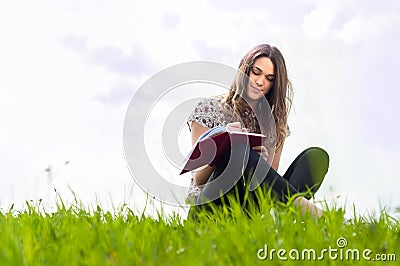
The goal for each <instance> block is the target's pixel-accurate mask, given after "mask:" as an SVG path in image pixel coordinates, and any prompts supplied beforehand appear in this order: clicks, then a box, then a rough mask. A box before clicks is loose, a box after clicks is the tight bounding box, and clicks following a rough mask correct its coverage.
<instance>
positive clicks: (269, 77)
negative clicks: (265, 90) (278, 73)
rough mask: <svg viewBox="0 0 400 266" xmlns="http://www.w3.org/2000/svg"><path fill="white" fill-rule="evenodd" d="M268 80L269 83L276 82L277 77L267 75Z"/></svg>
mask: <svg viewBox="0 0 400 266" xmlns="http://www.w3.org/2000/svg"><path fill="white" fill-rule="evenodd" d="M267 79H268V80H269V81H274V80H275V75H267Z"/></svg>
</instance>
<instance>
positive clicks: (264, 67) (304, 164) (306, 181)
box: [188, 44, 329, 217]
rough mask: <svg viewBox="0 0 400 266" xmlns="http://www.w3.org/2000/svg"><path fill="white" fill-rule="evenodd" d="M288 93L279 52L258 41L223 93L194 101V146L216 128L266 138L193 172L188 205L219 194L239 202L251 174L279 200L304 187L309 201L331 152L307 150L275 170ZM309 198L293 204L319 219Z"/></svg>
mask: <svg viewBox="0 0 400 266" xmlns="http://www.w3.org/2000/svg"><path fill="white" fill-rule="evenodd" d="M292 94H293V91H292V87H291V84H290V81H289V79H288V75H287V70H286V65H285V60H284V58H283V56H282V54H281V52H280V51H279V50H278V49H277V48H275V47H273V46H270V45H268V44H261V45H258V46H256V47H255V48H253V49H252V50H251V51H249V52H248V53H247V54H246V55H245V56H244V57H243V59H242V60H241V62H240V64H239V69H238V74H237V75H236V77H235V79H234V81H233V83H232V85H231V87H230V90H229V92H228V93H227V94H226V95H224V96H217V97H212V98H207V99H204V100H202V101H201V102H199V103H198V105H197V106H196V108H195V109H194V110H193V112H192V113H191V115H190V116H189V119H188V125H189V128H190V130H191V137H192V144H193V145H194V144H195V143H196V141H197V140H198V138H199V137H200V136H201V135H202V134H203V133H205V132H206V131H207V130H209V129H210V128H213V127H216V126H225V127H226V129H227V130H229V131H247V132H253V133H262V134H264V135H266V136H268V137H267V140H266V141H265V142H264V144H263V146H257V147H253V148H250V147H248V146H246V145H233V146H232V149H231V151H230V152H229V153H228V154H227V155H226V156H225V157H224V158H225V159H223V160H220V161H219V162H217V164H216V165H215V166H206V167H203V168H202V169H200V170H197V171H193V179H192V183H191V186H190V188H189V193H188V200H189V201H190V202H192V203H193V206H192V207H191V208H199V207H201V205H203V204H207V203H208V202H210V201H212V202H213V203H214V204H221V198H220V197H219V196H218V195H221V192H222V194H225V195H226V194H229V193H232V192H234V193H236V195H237V194H239V197H240V200H243V199H244V198H245V195H249V194H252V193H254V192H252V191H249V189H248V188H249V186H248V184H249V183H250V182H252V181H251V180H252V179H253V178H255V179H256V180H259V184H257V185H259V186H261V187H266V188H268V189H271V190H272V192H274V194H275V195H276V196H277V197H278V199H279V200H281V201H283V202H285V201H287V199H288V197H289V196H291V195H296V194H297V193H299V192H307V191H308V192H309V194H308V195H309V196H307V198H308V199H309V198H310V197H311V195H312V193H315V192H316V190H317V189H318V188H319V186H320V185H321V182H322V181H323V179H324V176H325V174H326V172H327V171H328V165H329V156H328V154H327V153H326V152H325V151H324V150H323V149H321V148H317V147H312V148H308V149H306V150H305V151H303V152H302V153H301V154H299V155H298V157H297V158H296V159H295V160H294V161H293V163H292V164H291V165H290V167H289V168H288V170H287V171H286V173H285V174H284V175H283V176H281V175H279V174H278V173H277V170H278V166H279V161H280V158H281V153H282V148H283V144H284V141H285V138H286V137H287V136H289V134H290V131H289V127H288V125H287V118H288V113H289V110H290V108H291V104H292V98H293V97H292ZM271 136H272V138H271ZM218 193H219V194H218ZM216 195H217V196H216ZM253 198H255V199H256V197H253ZM307 198H306V197H303V196H297V197H296V198H295V200H294V204H295V205H298V206H300V207H301V209H302V211H303V212H310V213H311V214H312V215H314V216H318V217H320V216H321V215H322V211H321V210H320V209H319V208H317V207H316V206H314V205H313V204H312V203H311V202H309V201H308V199H307Z"/></svg>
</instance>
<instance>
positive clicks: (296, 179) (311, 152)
mask: <svg viewBox="0 0 400 266" xmlns="http://www.w3.org/2000/svg"><path fill="white" fill-rule="evenodd" d="M328 167H329V155H328V153H327V152H326V151H325V150H323V149H321V148H318V147H311V148H308V149H306V150H304V151H303V152H302V153H300V154H299V155H298V156H297V158H296V159H295V160H294V161H293V163H292V164H291V165H290V166H289V168H288V169H287V171H286V173H285V174H284V175H283V178H285V179H286V180H287V181H288V182H289V183H290V184H291V185H292V186H293V187H294V188H296V189H297V190H298V191H299V192H311V194H309V195H306V198H308V199H309V198H311V196H312V194H314V193H315V192H316V191H317V190H318V188H319V187H320V186H321V183H322V181H323V180H324V177H325V175H326V173H327V172H328Z"/></svg>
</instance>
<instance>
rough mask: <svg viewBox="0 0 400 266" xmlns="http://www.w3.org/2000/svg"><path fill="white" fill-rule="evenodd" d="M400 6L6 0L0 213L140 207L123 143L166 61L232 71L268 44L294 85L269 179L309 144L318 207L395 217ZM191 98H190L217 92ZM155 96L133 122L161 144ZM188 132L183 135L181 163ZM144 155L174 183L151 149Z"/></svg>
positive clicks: (1, 18) (326, 1)
mask: <svg viewBox="0 0 400 266" xmlns="http://www.w3.org/2000/svg"><path fill="white" fill-rule="evenodd" d="M398 10H400V3H399V2H398V1H394V0H388V1H382V0H381V1H372V0H367V1H361V0H360V1H356V0H353V1H331V0H322V1H316V0H298V1H288V0H285V1H261V0H256V1H252V2H251V3H249V2H246V3H245V2H244V1H226V0H224V1H211V0H210V1H205V0H203V1H109V0H102V1H92V0H88V1H50V0H48V1H45V0H42V1H35V2H32V1H12V2H4V1H3V2H1V3H0V34H1V42H0V73H1V74H0V123H1V127H2V130H1V131H0V159H1V163H0V166H1V168H0V169H1V174H0V180H1V183H2V185H1V186H0V207H1V208H2V209H7V208H9V207H10V206H11V204H16V205H17V206H23V204H24V203H25V201H29V200H32V201H33V202H36V201H37V199H42V201H43V203H42V204H48V205H49V206H50V205H51V204H52V203H54V201H55V198H56V196H57V195H60V197H61V198H63V199H64V200H65V201H71V202H73V199H74V195H75V196H76V197H77V198H78V199H79V200H81V201H82V202H83V203H84V204H85V205H87V206H89V207H90V206H95V205H97V204H100V205H102V206H104V207H105V208H114V207H115V206H120V205H121V204H123V203H125V204H127V205H128V206H130V207H131V208H132V209H135V210H138V211H139V212H140V211H143V208H144V206H145V204H146V203H145V202H146V196H145V193H144V192H143V191H142V190H141V189H140V187H139V186H138V185H136V184H135V183H134V179H133V178H132V176H131V174H130V171H129V169H128V167H127V164H126V162H125V155H124V147H123V128H124V121H125V116H126V112H127V110H128V108H129V104H130V102H131V99H132V98H133V97H134V95H135V92H136V91H137V90H138V89H139V88H140V87H141V86H142V85H143V84H144V83H145V82H146V81H147V80H149V79H150V78H151V77H153V76H154V75H156V74H157V73H159V72H160V71H162V70H164V69H166V68H169V67H171V66H174V65H177V64H181V63H185V62H191V61H199V60H201V61H212V62H219V63H223V64H225V65H228V66H231V67H234V68H235V67H237V66H238V64H239V61H240V60H241V58H242V57H243V55H244V54H245V53H246V52H247V51H248V50H250V49H251V48H252V47H254V46H255V45H257V44H260V43H269V44H271V45H274V46H276V47H278V48H279V49H280V51H281V52H282V54H283V55H284V57H285V60H286V63H287V68H288V72H289V78H290V80H291V82H292V84H293V88H294V107H293V109H292V112H291V114H290V117H289V126H290V129H291V133H292V134H291V136H290V137H288V138H287V140H286V143H285V147H284V150H283V155H282V159H281V164H280V169H279V171H278V172H280V173H282V174H283V173H284V171H285V169H286V168H287V167H288V166H289V165H290V163H291V161H292V160H294V158H295V157H296V155H297V154H299V153H300V152H301V151H302V150H304V149H305V148H307V147H310V146H320V147H322V148H324V149H325V150H327V151H328V153H329V155H330V160H331V161H330V169H329V171H328V174H327V176H326V178H325V181H324V184H323V185H322V187H321V188H320V191H319V192H318V193H317V195H316V198H317V199H318V200H326V201H327V202H329V204H338V205H339V206H345V207H346V208H348V209H351V208H352V204H355V206H356V209H357V210H358V211H359V212H360V213H365V212H366V213H370V212H374V211H376V210H378V209H379V208H382V207H386V208H390V209H396V208H397V207H399V206H400V199H399V197H398V194H399V193H400V188H399V187H400V181H399V180H398V178H399V177H400V175H399V173H398V172H397V169H396V165H397V163H398V162H399V161H400V141H399V139H398V138H397V136H399V135H400V134H399V133H400V125H399V123H398V118H397V114H399V113H400V112H399V111H400V110H399V105H398V103H397V99H398V98H399V96H400V92H399V90H398V85H397V84H398V81H397V74H398V73H397V72H398V70H399V69H400V53H398V47H400V39H399V37H398V36H399V33H400V13H399V12H398ZM181 89H182V90H186V91H188V89H187V88H184V87H183V88H181ZM192 90H196V91H197V94H195V95H194V94H193V97H200V96H210V95H212V94H213V92H214V91H213V90H212V89H210V90H209V89H197V87H196V88H192ZM190 95H191V94H189V96H188V97H192V96H190ZM165 97H166V98H165V99H160V101H159V105H158V107H157V106H156V107H155V109H154V110H159V111H157V112H156V113H155V114H143V115H146V116H149V117H150V118H152V119H153V120H152V121H153V123H152V125H153V127H154V129H152V128H150V132H153V133H154V134H153V135H150V136H149V138H154V139H157V138H159V135H157V134H156V133H157V132H159V130H160V129H161V125H162V122H163V118H162V116H160V114H161V113H164V114H168V112H169V111H171V110H173V107H171V106H175V105H176V104H177V98H176V97H175V98H174V97H173V96H171V95H170V96H169V97H168V96H165ZM143 101H144V102H145V101H146V97H144V98H143ZM161 107H163V108H164V109H163V108H161ZM157 108H159V109H157ZM160 108H161V109H160ZM160 110H164V112H163V111H160ZM157 114H158V116H157ZM157 119H160V122H159V123H157ZM164 119H165V118H164ZM154 121H155V122H154ZM149 134H150V133H149ZM188 134H189V133H188V131H187V128H185V127H183V126H182V127H181V131H180V135H179V141H178V142H179V147H180V150H181V151H182V154H184V153H185V152H187V151H188V150H189V149H190V144H189V145H188V143H187V142H189V137H188ZM185 140H186V144H185ZM154 143H157V141H154ZM147 149H148V150H155V148H154V149H153V148H152V147H149V146H148V147H147ZM161 151H162V150H161ZM149 153H150V154H151V152H149ZM150 157H151V158H150V159H151V160H152V161H153V162H154V167H155V168H161V169H158V170H159V171H165V172H167V173H169V174H170V175H172V177H171V179H172V180H173V179H174V178H175V176H176V171H177V170H176V169H175V168H171V167H170V166H169V165H168V163H165V162H163V154H162V152H158V153H156V154H154V153H153V154H151V156H150ZM160 161H161V163H160ZM167 175H168V174H167ZM180 178H182V177H180ZM186 178H187V180H189V179H190V177H189V176H186ZM187 180H183V183H185V182H188V181H187ZM181 181H182V180H181ZM147 211H148V212H151V211H149V210H147Z"/></svg>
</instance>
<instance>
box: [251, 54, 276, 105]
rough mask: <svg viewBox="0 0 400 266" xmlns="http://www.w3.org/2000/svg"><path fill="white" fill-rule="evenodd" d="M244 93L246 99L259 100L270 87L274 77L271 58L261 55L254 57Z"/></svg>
mask: <svg viewBox="0 0 400 266" xmlns="http://www.w3.org/2000/svg"><path fill="white" fill-rule="evenodd" d="M249 77H250V80H249V83H248V85H247V90H246V95H247V98H248V100H250V101H251V100H253V101H256V100H259V99H260V98H261V97H264V95H266V94H267V93H268V92H269V91H270V90H271V88H272V86H273V84H274V79H275V72H274V65H273V64H272V61H271V59H269V58H268V57H265V56H262V57H259V58H257V59H256V61H255V62H254V64H253V67H252V68H251V69H250V73H249Z"/></svg>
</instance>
